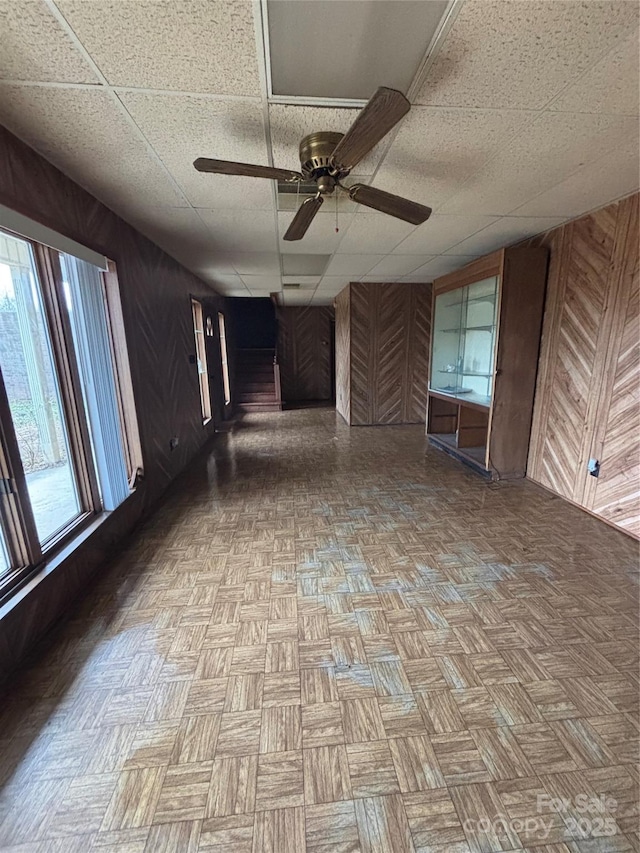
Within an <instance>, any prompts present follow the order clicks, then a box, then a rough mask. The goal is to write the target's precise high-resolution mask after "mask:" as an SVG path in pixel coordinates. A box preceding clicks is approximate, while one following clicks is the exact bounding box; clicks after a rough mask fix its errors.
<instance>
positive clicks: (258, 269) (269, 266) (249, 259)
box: [231, 251, 280, 276]
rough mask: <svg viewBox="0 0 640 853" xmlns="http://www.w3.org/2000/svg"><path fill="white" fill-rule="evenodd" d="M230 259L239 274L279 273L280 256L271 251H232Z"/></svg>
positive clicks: (274, 274) (273, 274)
mask: <svg viewBox="0 0 640 853" xmlns="http://www.w3.org/2000/svg"><path fill="white" fill-rule="evenodd" d="M231 260H232V262H233V267H234V269H235V270H236V272H238V273H240V275H270V276H279V275H280V256H279V255H278V253H277V252H276V251H273V252H233V253H231Z"/></svg>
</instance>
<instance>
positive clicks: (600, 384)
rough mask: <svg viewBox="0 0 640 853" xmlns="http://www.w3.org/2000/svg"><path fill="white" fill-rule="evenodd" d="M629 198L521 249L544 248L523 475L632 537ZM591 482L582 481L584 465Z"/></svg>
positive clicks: (634, 289) (637, 334)
mask: <svg viewBox="0 0 640 853" xmlns="http://www.w3.org/2000/svg"><path fill="white" fill-rule="evenodd" d="M639 198H640V196H639V195H638V194H636V195H634V196H631V197H629V198H627V199H624V200H623V201H621V202H618V203H616V204H612V205H609V206H607V207H604V208H602V209H600V210H597V211H595V212H594V213H591V214H589V215H588V216H584V217H582V218H581V219H577V220H575V221H573V222H570V223H568V224H567V225H564V226H561V227H560V228H556V229H554V230H553V231H550V232H548V233H547V234H545V235H542V236H540V237H537V238H535V239H534V240H531V241H529V245H537V246H546V247H548V248H549V249H550V253H551V257H550V267H549V280H548V289H547V301H546V309H545V317H544V323H543V333H542V342H541V351H540V363H539V370H538V380H537V387H536V398H535V406H534V414H533V426H532V433H531V443H530V448H529V465H528V471H527V474H528V476H529V477H531V478H532V479H533V480H536V481H537V482H539V483H541V484H542V485H543V486H546V487H547V488H549V489H552V490H553V491H554V492H557V493H558V494H559V495H562V496H563V497H565V498H567V499H569V500H571V501H573V502H574V503H576V504H578V505H579V506H582V507H584V508H585V509H588V510H590V511H591V512H593V513H595V514H597V515H599V516H601V517H602V518H604V519H606V520H607V521H609V522H611V523H613V524H616V525H617V526H618V527H620V528H621V529H622V530H625V531H627V532H629V533H632V534H634V535H635V536H640V500H639V499H640V295H639V283H638V276H639V272H638V233H639V231H638V227H639V223H638V206H639ZM591 458H593V459H598V460H599V462H600V476H599V477H598V478H594V477H592V476H590V475H589V473H588V470H587V464H588V461H589V459H591Z"/></svg>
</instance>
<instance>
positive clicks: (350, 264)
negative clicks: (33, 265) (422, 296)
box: [0, 0, 640, 304]
mask: <svg viewBox="0 0 640 853" xmlns="http://www.w3.org/2000/svg"><path fill="white" fill-rule="evenodd" d="M327 10H329V11H327ZM329 12H331V13H332V14H331V20H328V19H327V15H328V14H329ZM341 24H342V26H343V27H344V29H341ZM0 30H1V31H2V51H0V121H1V122H2V123H3V124H5V125H6V126H7V127H8V128H9V129H10V130H11V131H13V132H14V133H16V134H17V135H18V136H19V137H21V138H22V139H24V140H25V141H26V142H27V143H29V144H30V145H32V146H33V147H34V148H36V149H37V150H39V151H40V152H41V153H42V154H43V155H44V156H45V157H47V158H48V159H49V160H51V161H52V162H53V163H55V165H57V166H58V167H59V168H61V169H62V170H63V171H64V172H66V173H67V174H68V175H70V176H71V177H72V178H74V179H75V180H76V181H78V182H79V183H80V184H82V185H83V186H84V187H86V188H87V189H88V190H90V191H91V192H93V193H94V194H95V195H96V196H98V198H100V199H101V200H102V201H104V202H105V203H106V204H107V205H108V206H109V207H111V208H112V209H113V210H115V211H116V212H117V213H119V214H120V215H121V216H123V217H124V218H125V219H126V220H128V221H129V222H131V223H132V224H133V225H135V226H136V227H137V228H138V229H139V230H141V231H142V232H143V233H145V234H146V235H147V236H149V237H150V238H151V239H152V240H154V241H155V242H156V243H158V244H159V245H160V246H162V247H163V248H164V249H165V250H166V251H167V252H168V253H169V254H171V255H173V256H174V257H175V258H176V259H177V260H179V261H180V262H181V263H183V264H184V265H185V266H187V267H188V268H189V269H191V270H192V271H193V272H194V273H196V275H198V276H200V277H201V278H202V279H203V280H204V281H205V282H207V283H208V284H210V285H211V286H212V287H214V288H215V289H216V290H218V291H219V292H221V293H225V294H228V295H233V296H264V295H265V294H267V293H269V292H273V291H281V290H282V288H283V284H287V285H288V284H299V285H300V286H299V287H294V288H288V287H287V288H286V289H285V290H284V291H283V299H284V302H285V304H327V303H330V302H331V301H332V300H333V298H334V296H335V295H336V293H338V292H339V291H340V290H341V289H342V287H344V285H345V284H346V283H348V282H349V281H356V280H361V281H429V280H431V279H432V278H433V277H434V276H437V275H441V274H443V273H445V272H448V271H450V270H452V269H456V268H457V267H459V266H461V265H463V264H464V263H466V262H468V261H469V260H470V259H472V258H474V257H477V256H478V255H480V254H483V253H485V252H487V251H491V250H493V249H496V248H499V247H500V246H503V245H506V244H509V243H513V242H516V241H517V240H519V239H522V238H524V237H527V236H530V235H533V234H536V233H539V232H542V231H545V230H547V229H549V228H552V227H555V226H556V225H558V224H560V223H562V222H563V221H566V220H567V219H570V218H573V217H575V216H578V215H580V214H582V213H585V212H586V211H588V210H591V209H593V208H596V207H599V206H601V205H603V204H606V203H608V202H610V201H613V200H615V199H616V198H620V197H622V196H624V195H627V194H628V193H630V192H633V191H635V190H636V189H637V188H638V183H639V180H638V152H639V142H638V104H639V101H640V98H639V93H638V78H639V74H638V4H637V3H635V2H627V0H611V2H586V3H585V2H574V0H519V2H513V0H464V1H463V2H455V0H454V2H449V3H445V2H442V3H441V2H429V3H425V2H422V0H421V2H420V3H416V2H415V0H375V2H369V0H362V2H344V3H343V2H342V0H330V2H326V1H325V2H323V0H313V2H306V0H293V2H289V0H264V1H263V2H262V3H261V2H249V0H234V2H228V0H222V2H216V0H91V2H86V0H57V2H54V0H0ZM385 32H386V34H387V35H388V38H389V41H388V42H385V40H384V36H385ZM389 45H391V47H392V48H393V49H392V50H390V49H388V48H389ZM301 55H302V56H305V57H306V58H307V62H306V64H305V67H304V68H301V70H300V74H299V75H296V74H295V67H296V63H298V62H299V61H300V59H299V57H300V56H301ZM323 57H324V58H326V61H324V62H323V61H321V59H322V58H323ZM292 69H294V71H293V73H292ZM367 83H369V88H368V89H367ZM380 83H385V84H386V85H392V86H396V87H397V88H401V89H403V90H404V91H405V92H406V94H407V96H408V97H409V99H410V101H411V102H412V110H411V112H410V113H409V115H408V116H407V117H406V118H405V119H404V120H403V122H402V123H401V125H400V126H399V129H398V131H397V133H395V134H394V135H392V136H391V137H390V138H389V139H388V140H385V141H383V143H381V144H380V145H378V146H377V148H376V149H375V150H374V151H373V152H372V153H371V154H370V155H369V156H368V157H366V158H365V160H363V161H362V162H361V163H360V164H359V166H358V172H359V174H358V176H357V180H358V181H360V182H363V183H369V182H371V183H374V184H375V185H376V186H377V187H380V188H381V189H384V190H388V191H390V192H394V193H398V194H401V195H406V196H407V197H409V198H412V199H414V200H415V201H418V202H422V203H423V204H428V205H430V206H431V207H433V210H434V213H433V215H432V217H431V218H430V219H429V220H428V221H427V222H426V223H424V224H423V225H420V226H417V227H414V226H411V225H408V224H406V223H404V222H400V221H398V220H394V219H391V218H390V217H386V216H384V215H383V214H379V213H373V212H372V211H371V210H368V209H363V208H361V207H359V206H357V205H355V204H350V203H349V202H348V200H342V201H340V202H339V203H338V205H337V207H336V206H335V205H334V202H333V200H328V201H327V203H326V204H325V206H324V208H323V210H322V211H321V212H320V213H319V214H318V216H317V217H316V219H315V221H314V223H313V225H312V227H311V228H310V230H309V232H308V233H307V235H306V236H305V238H304V239H303V240H302V241H300V242H299V243H285V242H284V241H283V240H282V235H283V234H284V232H285V231H286V228H287V227H288V224H289V222H290V221H291V218H292V217H293V213H294V205H293V204H292V196H291V194H286V193H282V192H280V193H279V192H278V188H277V186H276V185H275V184H273V183H272V182H270V181H264V180H258V179H251V178H236V177H228V176H221V175H204V174H200V173H197V172H196V171H195V170H194V169H193V167H192V162H193V160H194V159H195V158H196V157H199V156H205V157H216V158H221V159H232V160H234V159H235V160H242V161H245V162H255V163H264V164H273V165H277V166H282V167H286V168H293V169H296V168H298V166H299V161H298V150H297V149H298V143H299V141H300V138H301V137H302V136H304V135H305V134H306V133H310V132H312V131H314V130H338V131H342V132H344V131H345V130H347V128H348V127H349V125H350V124H351V122H352V121H353V119H354V117H355V116H356V115H357V112H358V106H359V105H360V104H361V103H362V101H363V99H366V98H367V97H368V96H369V95H370V94H372V92H373V90H374V89H375V87H376V86H377V85H379V84H380ZM291 87H293V90H292V91H287V90H288V89H290V88H291ZM329 95H332V96H333V98H331V97H329ZM336 229H337V230H336Z"/></svg>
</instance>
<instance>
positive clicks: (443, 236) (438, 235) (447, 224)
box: [393, 213, 497, 255]
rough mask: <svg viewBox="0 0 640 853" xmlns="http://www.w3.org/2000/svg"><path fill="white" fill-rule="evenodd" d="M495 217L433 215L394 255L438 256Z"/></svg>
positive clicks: (485, 225)
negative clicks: (423, 254)
mask: <svg viewBox="0 0 640 853" xmlns="http://www.w3.org/2000/svg"><path fill="white" fill-rule="evenodd" d="M496 218H497V217H495V216H450V215H442V214H438V213H434V214H433V215H432V216H431V217H430V218H429V219H427V221H426V222H423V224H422V225H419V226H418V227H417V228H416V229H415V231H414V232H413V233H412V234H410V235H409V236H408V237H407V239H406V240H403V241H402V243H400V245H399V246H396V248H395V249H394V250H393V253H394V255H396V254H398V255H404V254H408V255H415V254H418V252H424V253H425V254H427V253H428V254H430V255H440V254H441V253H442V252H446V250H447V249H450V248H451V247H452V246H455V245H456V243H459V242H460V241H461V240H464V239H465V238H466V237H469V236H471V234H475V232H476V231H480V229H481V228H486V227H487V225H490V224H491V223H492V222H495V221H496Z"/></svg>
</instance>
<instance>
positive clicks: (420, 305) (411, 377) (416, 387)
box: [403, 284, 431, 423]
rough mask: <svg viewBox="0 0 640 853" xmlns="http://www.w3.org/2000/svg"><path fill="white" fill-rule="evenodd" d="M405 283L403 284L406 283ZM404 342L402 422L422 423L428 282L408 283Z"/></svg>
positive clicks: (428, 333) (426, 366)
mask: <svg viewBox="0 0 640 853" xmlns="http://www.w3.org/2000/svg"><path fill="white" fill-rule="evenodd" d="M405 287H406V285H405ZM410 288H411V304H410V306H409V318H410V322H409V323H408V334H409V340H408V344H407V387H408V389H409V391H408V393H407V394H406V395H405V397H404V405H405V410H404V415H403V420H404V422H405V423H422V422H423V421H424V419H425V413H426V411H427V387H428V382H427V377H428V374H429V345H430V341H431V285H430V284H428V285H426V286H425V285H422V284H419V285H410ZM425 342H426V345H425Z"/></svg>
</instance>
